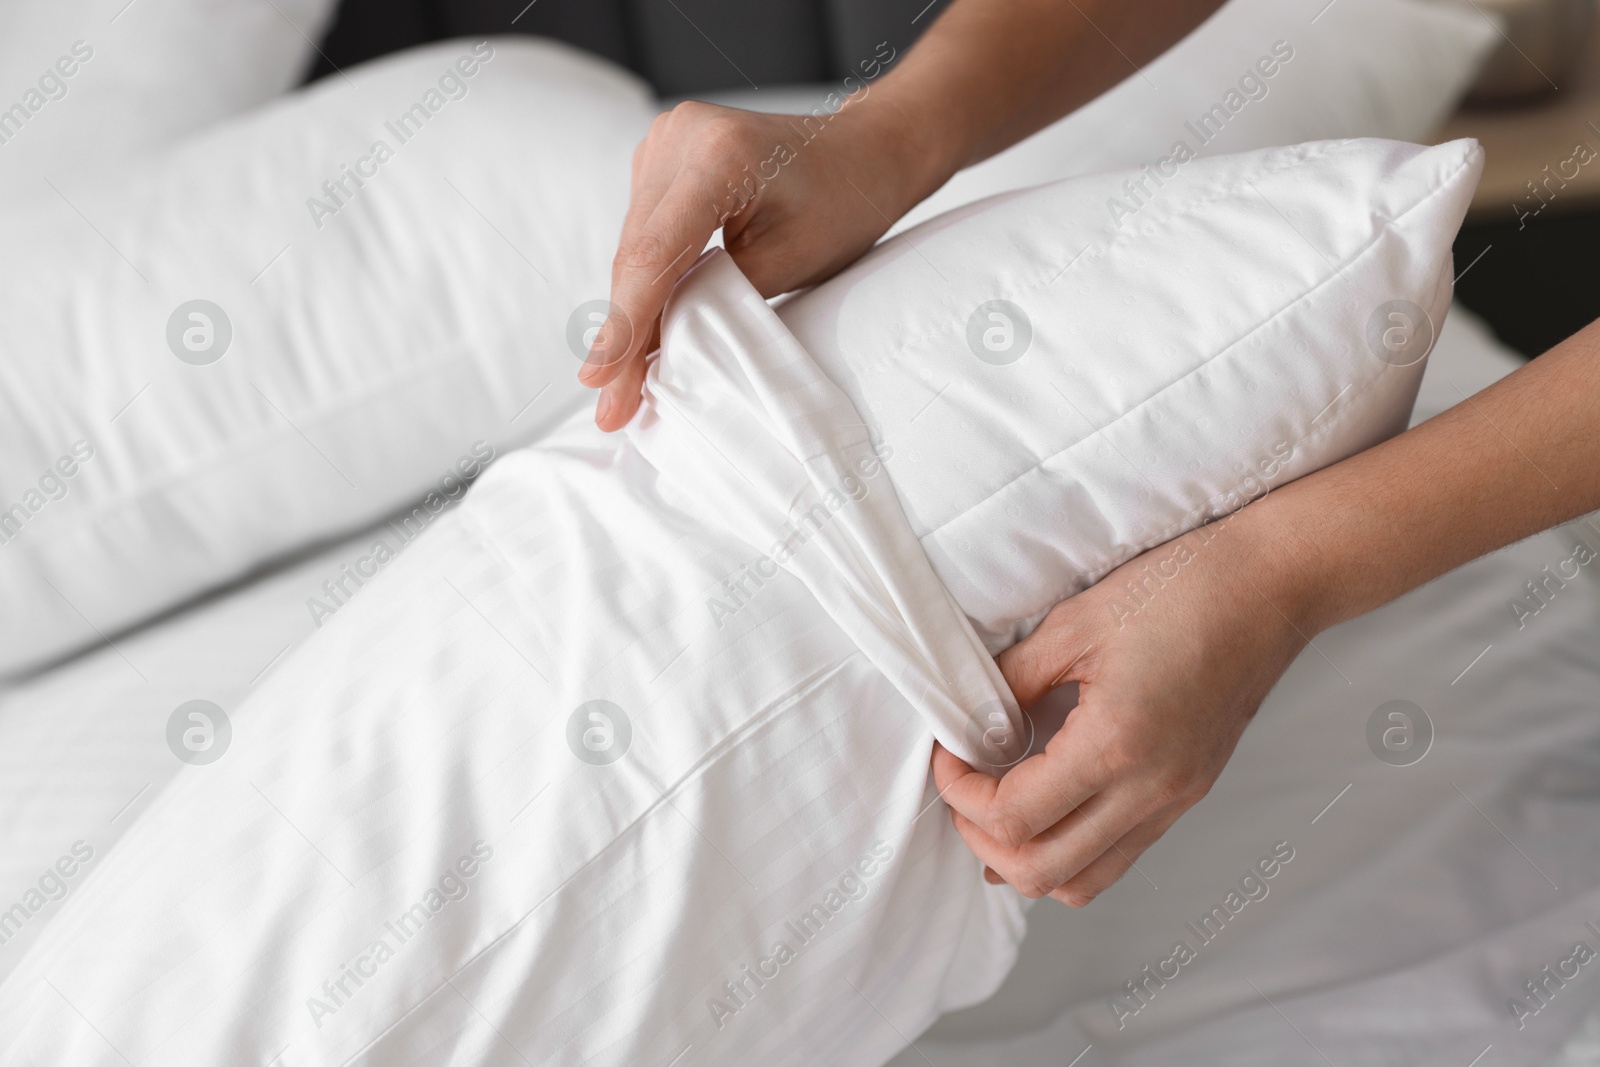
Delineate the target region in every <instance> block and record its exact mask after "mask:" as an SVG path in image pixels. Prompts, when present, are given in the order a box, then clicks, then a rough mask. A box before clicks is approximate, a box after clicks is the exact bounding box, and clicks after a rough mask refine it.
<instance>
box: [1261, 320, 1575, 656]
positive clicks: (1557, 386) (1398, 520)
mask: <svg viewBox="0 0 1600 1067" xmlns="http://www.w3.org/2000/svg"><path fill="white" fill-rule="evenodd" d="M1596 508H1600V322H1597V323H1595V324H1592V325H1590V326H1589V327H1587V328H1586V329H1584V330H1582V331H1580V332H1579V333H1577V334H1575V335H1574V336H1573V337H1571V338H1569V339H1568V340H1566V341H1564V342H1562V343H1561V344H1560V345H1558V346H1556V347H1555V348H1554V349H1552V350H1551V351H1550V352H1548V353H1546V354H1545V355H1543V356H1541V357H1539V359H1537V360H1535V361H1534V362H1533V363H1531V364H1529V365H1528V366H1526V367H1524V368H1522V369H1520V370H1518V371H1516V372H1515V373H1513V374H1511V375H1509V376H1508V377H1506V378H1505V379H1503V380H1502V381H1500V382H1498V383H1497V384H1495V385H1494V386H1491V387H1490V388H1489V389H1486V390H1484V391H1483V392H1482V393H1479V394H1477V395H1476V396H1472V397H1470V398H1465V399H1463V401H1462V403H1460V404H1458V405H1456V406H1455V407H1453V408H1451V409H1450V410H1448V411H1446V412H1444V413H1443V414H1441V415H1439V416H1437V417H1436V418H1433V419H1430V420H1428V421H1427V422H1425V423H1423V424H1422V425H1420V426H1418V427H1417V428H1416V429H1413V430H1410V431H1408V432H1406V433H1404V434H1401V435H1400V436H1398V437H1395V438H1393V439H1391V440H1389V441H1386V442H1384V443H1383V444H1381V445H1378V446H1377V447H1375V448H1372V449H1369V450H1368V451H1366V452H1363V453H1361V454H1359V455H1357V456H1353V457H1351V458H1350V459H1347V460H1345V461H1344V462H1342V463H1338V464H1335V465H1334V466H1332V467H1329V468H1327V469H1325V470H1322V471H1319V472H1317V473H1316V474H1312V475H1310V476H1308V477H1306V478H1302V479H1300V480H1299V481H1296V482H1292V483H1290V484H1289V485H1288V486H1285V487H1284V488H1282V489H1279V490H1276V491H1274V492H1272V493H1269V494H1268V495H1267V496H1266V497H1264V498H1263V499H1261V500H1259V501H1257V502H1256V503H1254V504H1251V505H1250V506H1249V507H1247V508H1245V509H1244V511H1242V512H1240V514H1239V519H1240V520H1241V530H1240V533H1241V534H1244V535H1245V536H1246V537H1247V538H1248V539H1249V543H1250V544H1251V545H1252V546H1253V549H1254V550H1256V551H1259V553H1260V555H1261V558H1262V560H1263V566H1264V572H1263V578H1264V581H1263V583H1262V589H1263V592H1264V593H1265V594H1266V595H1267V596H1268V598H1269V599H1271V600H1273V601H1274V604H1275V606H1276V607H1278V608H1279V610H1280V611H1283V612H1284V613H1285V614H1286V616H1287V617H1289V618H1291V619H1293V620H1294V621H1295V625H1296V626H1297V627H1298V628H1300V629H1301V630H1302V631H1303V632H1304V633H1305V635H1307V636H1310V635H1313V634H1315V633H1316V632H1318V631H1320V630H1323V629H1325V628H1327V627H1328V626H1331V625H1334V624H1335V623H1338V622H1342V621H1344V620H1346V619H1350V618H1354V617H1355V616H1357V615H1360V614H1363V613H1364V612H1367V611H1371V610H1372V609H1374V608H1376V607H1379V606H1381V605H1383V604H1385V603H1387V602H1388V601H1390V600H1393V599H1394V598H1396V597H1398V596H1400V595H1401V594H1402V593H1405V592H1407V591H1408V590H1410V589H1413V588H1415V587H1416V586H1419V585H1421V584H1423V583H1424V582H1427V581H1430V580H1431V579H1433V578H1436V577H1438V576H1439V575H1441V574H1443V573H1445V572H1446V571H1449V570H1452V569H1454V568H1456V567H1458V566H1461V565H1462V564H1464V563H1467V562H1469V561H1470V560H1473V559H1475V558H1477V557H1478V556H1480V555H1483V554H1484V553H1486V552H1490V551H1493V550H1494V549H1496V548H1500V547H1502V546H1504V545H1507V544H1510V543H1512V542H1514V541H1517V540H1520V539H1522V538H1524V537H1528V536H1530V535H1532V534H1534V533H1537V532H1539V531H1540V530H1544V529H1548V528H1549V527H1551V526H1554V525H1557V524H1559V523H1562V522H1565V521H1567V520H1569V519H1572V518H1576V517H1577V516H1580V515H1583V514H1585V513H1586V512H1589V511H1593V510H1595V509H1596Z"/></svg>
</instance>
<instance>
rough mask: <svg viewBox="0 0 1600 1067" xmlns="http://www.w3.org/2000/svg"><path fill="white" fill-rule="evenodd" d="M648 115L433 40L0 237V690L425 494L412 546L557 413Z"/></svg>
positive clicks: (623, 77)
mask: <svg viewBox="0 0 1600 1067" xmlns="http://www.w3.org/2000/svg"><path fill="white" fill-rule="evenodd" d="M138 10H139V9H138V7H135V8H134V9H133V10H132V11H130V12H129V13H128V14H127V15H126V16H125V18H126V19H131V18H133V17H134V13H135V12H137V11H138ZM269 10H270V9H269ZM273 17H276V16H273ZM119 25H120V23H119ZM469 71H470V73H468V72H469ZM72 101H73V98H72V97H68V98H67V99H66V100H65V101H63V102H62V103H71V102H72ZM413 107H415V108H419V109H420V115H421V116H422V117H418V116H417V115H415V114H413V113H412V112H411V110H410V109H412V108H413ZM430 109H432V110H430ZM406 115H410V116H411V117H410V118H409V119H407V120H406V121H407V122H408V125H407V126H406V127H405V129H403V130H401V129H399V127H398V126H397V124H399V123H400V122H401V121H402V116H406ZM652 115H653V108H652V105H651V103H650V98H649V95H648V93H647V91H646V90H645V88H644V86H643V85H642V83H640V82H639V81H637V80H636V79H634V78H632V77H631V76H630V75H627V74H625V73H623V72H621V71H619V70H618V69H617V68H615V67H614V66H612V65H611V64H608V63H605V62H603V61H601V60H597V59H593V58H591V57H588V56H585V55H583V54H582V53H579V52H577V51H575V50H572V49H569V48H566V47H565V46H561V45H555V44H549V43H542V42H538V41H534V40H524V39H509V40H506V39H501V40H496V41H495V42H493V43H481V42H473V41H456V42H447V43H441V44H438V45H434V46H431V47H429V48H426V49H421V50H418V51H415V52H411V53H407V54H405V55H403V56H397V57H394V58H392V59H387V60H383V61H380V62H378V63H375V64H372V65H369V66H367V67H364V68H362V69H360V70H353V71H350V72H349V81H348V82H347V81H346V80H345V79H342V78H331V79H327V80H325V81H323V82H321V83H319V84H318V85H317V86H315V87H313V88H311V89H309V90H308V91H306V92H304V93H300V94H296V95H295V96H292V97H290V98H287V99H285V100H283V101H281V102H279V103H277V104H274V105H272V106H270V107H267V108H265V109H263V110H261V111H259V112H256V113H254V114H252V115H250V116H247V117H245V118H243V119H241V120H239V121H238V122H235V123H230V124H227V125H225V126H222V127H219V128H217V129H215V130H214V131H212V132H210V133H208V134H206V135H203V136H200V137H197V138H194V139H192V140H190V141H188V142H186V143H184V144H182V145H179V146H176V147H174V148H172V149H170V150H168V151H166V152H165V153H163V154H161V155H160V156H159V158H155V159H152V160H151V161H149V162H148V163H147V164H144V165H142V166H139V167H136V168H134V169H133V170H132V172H131V173H124V172H119V173H118V174H117V175H116V182H115V185H114V186H113V185H110V184H102V185H96V186H95V187H94V188H79V187H76V186H73V187H70V188H69V187H66V186H63V189H64V190H65V191H66V192H67V193H68V196H70V198H71V203H68V202H66V201H65V200H64V199H62V198H59V197H54V196H52V197H51V198H50V199H48V200H43V201H37V202H35V203H34V204H32V205H31V206H29V207H28V208H27V209H25V210H17V211H14V212H11V213H9V214H5V215H3V216H0V247H3V248H6V249H8V250H10V251H9V252H8V254H7V255H6V256H5V257H4V259H3V262H0V351H3V352H4V353H5V354H6V358H5V360H4V361H0V542H3V543H0V673H3V672H6V671H11V670H15V669H18V668H19V667H21V666H23V665H26V664H31V663H37V662H39V661H42V660H45V659H47V658H50V657H53V656H58V655H61V654H63V653H66V652H68V651H71V650H73V649H75V648H78V647H81V646H83V645H85V644H87V643H91V642H97V641H99V640H101V639H102V638H103V637H105V636H107V635H111V634H114V632H115V631H116V630H117V629H119V628H121V627H124V626H126V625H128V624H131V623H133V622H136V621H139V620H141V619H143V618H146V617H148V616H150V615H151V614H153V613H155V612H157V611H159V610H161V609H163V608H166V607H168V606H170V605H173V604H176V603H179V602H181V601H182V600H183V599H185V598H187V597H189V596H192V595H194V594H196V593H198V592H201V591H204V590H207V589H210V588H213V587H215V586H216V585H218V584H220V583H222V582H224V581H227V580H229V579H231V578H234V577H237V576H239V575H241V574H244V573H245V572H247V571H248V570H249V569H250V568H252V567H255V566H258V565H260V564H262V563H263V562H265V561H267V560H269V559H271V558H273V557H275V556H278V555H281V554H283V553H285V552H288V551H292V550H295V549H298V548H300V547H302V546H305V545H307V544H310V543H312V542H314V541H316V540H318V539H319V538H324V537H328V536H332V535H335V534H337V533H340V532H342V531H345V530H349V529H352V528H354V527H356V526H358V525H362V524H366V523H369V522H372V521H374V520H376V519H378V518H380V517H381V516H383V515H384V514H386V513H389V512H392V511H394V510H396V509H398V508H400V507H401V506H402V505H403V504H406V503H408V502H411V501H414V500H416V499H417V498H418V497H420V496H422V495H423V494H424V493H425V492H428V491H429V490H433V492H431V493H430V495H429V497H428V500H427V502H426V504H425V505H423V508H422V510H421V514H420V515H419V516H418V517H417V519H416V521H415V523H414V525H421V524H423V523H424V522H426V521H427V520H428V519H429V518H431V516H432V515H433V514H434V513H436V512H437V511H439V510H441V509H442V507H443V505H444V504H445V503H446V502H447V501H448V499H450V498H454V497H456V496H459V494H460V492H461V490H462V489H463V487H464V486H463V476H466V475H471V474H473V473H475V472H476V471H477V470H478V469H479V468H480V467H481V465H482V462H483V461H484V459H485V458H486V457H487V456H489V455H492V454H493V452H494V451H495V450H497V449H503V448H505V447H507V446H509V445H512V444H516V443H519V442H521V441H525V440H529V439H531V438H532V437H534V436H536V435H537V434H538V433H539V432H541V431H542V430H543V429H544V428H546V427H548V426H550V425H552V424H554V423H555V422H556V421H557V420H559V419H560V418H562V417H564V416H565V414H566V413H567V412H569V411H572V410H574V409H575V408H576V406H577V405H578V403H579V402H580V399H581V396H582V395H584V394H586V393H587V391H586V390H583V389H581V388H580V387H579V386H578V384H577V381H576V371H577V368H578V366H579V361H578V358H577V356H576V355H575V354H574V352H573V349H572V345H571V342H570V340H569V334H571V333H572V331H573V329H574V328H575V324H576V328H577V329H578V332H579V333H580V335H581V332H582V328H583V327H584V325H585V323H587V322H589V321H590V320H588V319H585V318H583V316H582V315H581V314H578V315H577V316H576V318H575V313H577V312H579V311H580V309H581V307H582V305H584V304H585V303H586V302H588V301H591V300H595V299H598V298H602V297H604V296H605V295H606V294H607V292H608V291H609V283H610V261H611V254H612V250H613V249H614V248H615V244H616V240H617V236H618V234H619V232H620V230H621V223H622V215H623V212H624V210H625V208H626V203H627V182H628V169H629V159H630V157H631V153H632V151H633V147H634V145H635V144H636V143H637V141H638V139H639V138H640V137H641V136H643V134H644V132H645V129H646V128H647V126H648V124H649V121H650V119H651V117H652ZM33 132H35V131H33V130H32V129H31V128H30V129H27V130H25V131H24V136H26V135H28V134H31V133H33ZM402 135H403V136H402ZM380 141H381V142H383V143H384V144H385V145H386V146H387V153H384V152H377V151H375V145H376V144H377V143H378V142H380ZM3 151H5V149H3V148H0V152H3ZM353 172H356V173H357V174H358V175H359V174H364V175H365V177H364V178H360V177H359V176H358V177H352V176H351V175H352V173H353ZM358 180H359V181H360V182H361V184H360V185H359V186H357V184H356V183H357V181H358ZM335 182H339V183H343V184H342V189H335V188H333V187H332V185H331V183H335ZM325 183H328V184H325ZM195 300H202V301H207V302H209V304H210V305H211V306H210V307H207V306H203V305H201V306H189V302H191V301H195ZM217 309H220V315H219V314H218V310H217ZM194 315H200V316H202V317H201V318H194V317H192V316H194ZM208 338H209V339H208ZM225 339H226V340H225ZM190 345H195V346H198V347H199V348H200V349H202V350H200V351H191V350H190V349H189V347H188V346H190ZM207 346H209V347H207ZM580 350H581V349H580ZM219 353H220V356H218V354H219ZM208 359H214V361H212V362H209V363H207V362H205V361H206V360H208ZM135 669H137V667H136V666H135Z"/></svg>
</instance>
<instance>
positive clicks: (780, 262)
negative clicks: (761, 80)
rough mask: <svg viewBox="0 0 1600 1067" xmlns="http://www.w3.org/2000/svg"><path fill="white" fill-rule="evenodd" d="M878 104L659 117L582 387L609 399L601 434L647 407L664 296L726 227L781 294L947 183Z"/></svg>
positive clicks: (744, 259) (760, 276) (601, 408)
mask: <svg viewBox="0 0 1600 1067" xmlns="http://www.w3.org/2000/svg"><path fill="white" fill-rule="evenodd" d="M870 92H871V85H870V84H867V83H860V86H859V88H858V89H857V90H856V95H855V96H854V97H850V98H846V103H845V105H844V106H843V108H841V109H840V110H839V111H838V112H836V113H827V112H826V111H823V113H822V114H813V115H767V114H758V113H755V112H750V111H739V110H736V109H734V108H727V107H718V106H716V105H714V104H704V103H696V102H689V103H684V104H679V105H678V106H677V107H675V108H673V109H672V110H671V111H668V112H664V113H663V114H661V115H659V116H658V117H657V118H656V120H655V122H654V124H653V125H652V126H651V127H650V133H649V135H648V136H647V137H646V138H645V139H644V141H643V142H642V143H640V145H639V147H638V149H637V150H636V151H635V152H634V156H633V189H632V194H631V199H630V202H629V205H628V214H627V218H626V220H625V221H624V222H623V226H622V240H621V242H620V245H619V247H618V249H617V254H616V258H615V259H614V261H613V262H612V267H611V309H610V314H609V315H608V316H607V318H606V321H605V323H604V325H603V326H602V327H601V329H600V331H599V333H598V334H597V336H596V338H595V342H594V345H593V347H592V348H591V349H590V351H589V355H588V358H587V359H586V360H585V362H584V365H583V368H582V369H581V370H580V371H579V375H578V376H579V380H580V381H581V382H582V383H583V384H584V385H588V386H592V387H593V386H598V387H602V390H601V395H600V401H599V404H598V407H597V409H596V412H595V422H596V423H597V424H598V425H599V426H600V428H601V429H604V430H615V429H618V428H620V427H621V426H623V425H624V424H625V423H627V421H628V420H629V419H631V418H632V417H633V414H634V412H635V411H636V410H637V409H638V406H639V401H640V394H641V387H642V383H643V382H644V374H645V368H646V360H645V356H646V354H647V353H649V352H650V351H652V350H653V349H654V348H655V347H656V346H657V345H658V343H659V337H660V317H661V309H662V306H663V305H664V304H665V303H666V300H667V294H668V293H670V292H671V291H672V287H673V285H674V284H675V283H676V282H677V280H678V279H679V278H680V277H682V275H683V273H684V272H685V271H687V270H688V269H689V267H690V266H692V265H693V264H694V262H695V260H696V259H697V258H698V257H699V254H700V252H701V250H703V249H704V248H705V246H706V243H707V242H708V241H709V240H710V239H711V235H712V234H713V233H715V232H716V231H717V229H718V228H719V227H720V228H722V230H723V243H724V245H725V247H726V248H727V250H728V252H729V253H730V254H731V255H732V256H733V260H734V262H735V263H737V264H738V265H739V268H740V269H741V270H742V271H744V274H745V276H746V277H747V278H749V279H750V282H751V284H752V285H754V286H755V287H756V289H757V290H759V291H760V293H761V294H762V295H763V296H768V297H770V296H775V295H777V294H779V293H783V292H787V291H789V290H791V289H797V288H800V287H802V286H806V285H810V284H813V283H815V282H818V281H821V280H822V279H824V278H826V277H828V276H829V275H831V274H833V273H834V272H836V271H838V270H840V269H841V268H843V267H845V266H846V265H848V264H849V263H851V262H852V261H853V260H855V259H856V258H857V257H858V256H860V255H861V254H862V253H863V252H865V251H866V250H867V249H868V248H870V247H872V244H873V242H875V241H876V240H877V239H878V238H879V237H881V236H883V234H884V232H885V231H886V230H888V228H889V226H890V224H891V223H892V222H893V221H894V220H895V219H897V218H899V217H900V216H901V215H902V214H904V213H905V212H906V211H907V210H908V209H909V208H911V207H912V206H913V205H915V204H916V203H917V201H919V200H921V199H922V198H923V197H924V196H926V195H927V194H928V193H930V192H932V191H933V189H935V188H937V187H938V186H939V185H940V184H942V183H943V181H944V179H945V178H946V177H948V174H947V173H941V172H939V171H938V170H937V169H936V168H932V167H931V166H930V163H929V159H930V158H931V153H928V152H926V151H925V150H924V149H923V148H922V147H919V146H918V145H917V144H915V143H914V141H913V138H912V137H911V136H910V133H909V126H908V125H907V124H906V123H904V122H900V121H897V120H896V118H895V114H896V112H895V109H894V107H893V106H892V105H889V104H888V103H887V102H885V103H884V104H882V105H879V104H878V103H877V102H876V101H875V102H874V105H873V106H871V107H867V106H863V105H864V103H865V98H866V96H867V95H868V94H869V93H870ZM818 103H819V105H820V104H821V103H822V100H821V99H820V98H819V100H818ZM819 110H822V109H821V108H819Z"/></svg>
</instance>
